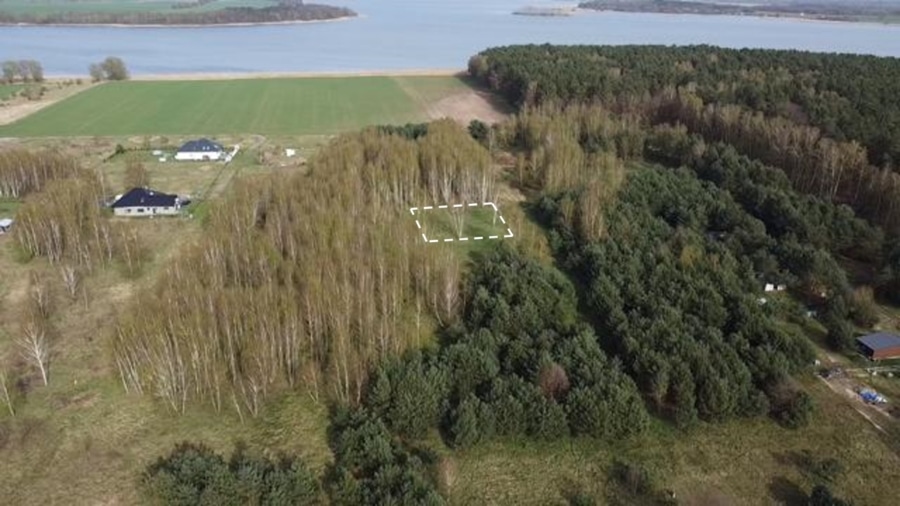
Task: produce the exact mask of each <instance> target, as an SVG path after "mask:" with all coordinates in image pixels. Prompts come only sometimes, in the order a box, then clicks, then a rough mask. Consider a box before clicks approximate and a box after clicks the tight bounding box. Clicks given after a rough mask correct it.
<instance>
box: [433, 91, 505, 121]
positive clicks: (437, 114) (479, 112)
mask: <svg viewBox="0 0 900 506" xmlns="http://www.w3.org/2000/svg"><path fill="white" fill-rule="evenodd" d="M506 109H507V108H506V107H505V106H504V105H503V104H501V103H499V101H498V99H497V97H495V96H493V95H491V94H489V93H486V92H483V91H478V90H471V91H465V92H462V93H455V94H453V95H450V96H449V97H446V98H442V99H441V100H438V101H437V102H435V103H433V104H430V105H429V106H428V107H427V108H426V110H427V112H428V116H429V117H430V118H432V119H441V118H450V119H453V120H455V121H458V122H460V123H462V124H465V125H467V124H469V122H470V121H472V120H474V119H477V120H480V121H483V122H485V123H487V124H488V125H491V124H494V123H500V122H501V121H503V120H505V119H506V118H507V116H508V112H506Z"/></svg>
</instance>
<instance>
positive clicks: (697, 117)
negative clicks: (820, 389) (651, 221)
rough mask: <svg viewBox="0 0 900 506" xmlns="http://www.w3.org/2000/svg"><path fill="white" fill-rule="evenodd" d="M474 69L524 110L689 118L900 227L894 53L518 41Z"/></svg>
mask: <svg viewBox="0 0 900 506" xmlns="http://www.w3.org/2000/svg"><path fill="white" fill-rule="evenodd" d="M470 72H471V73H472V74H473V75H475V76H477V77H478V78H480V79H481V80H483V81H484V82H485V83H486V84H487V85H489V86H490V87H491V88H493V89H495V90H498V91H499V92H501V93H502V94H504V95H505V96H506V97H507V98H508V99H509V100H510V101H512V102H513V103H516V104H519V105H520V106H521V107H523V108H526V109H527V108H529V107H533V106H535V105H538V104H542V103H546V104H549V105H552V104H555V103H558V104H572V103H590V102H599V103H602V104H604V105H605V106H606V107H607V108H608V109H609V110H610V111H611V112H612V113H614V114H616V115H623V116H625V117H628V118H631V120H630V121H632V122H633V123H634V124H635V125H636V126H638V127H639V128H643V127H644V126H646V125H648V124H658V123H670V124H678V123H680V124H684V125H686V126H687V127H688V129H689V130H690V131H691V132H695V133H700V134H702V135H703V136H704V137H706V138H707V140H709V141H721V142H727V143H730V144H733V145H734V146H735V147H736V148H737V149H739V150H740V151H741V152H742V153H743V154H746V155H748V156H752V157H754V158H758V159H760V160H761V161H763V162H765V163H766V164H769V165H772V166H775V167H777V168H780V169H783V170H784V171H785V172H786V173H787V175H788V177H789V178H790V179H791V181H792V182H793V183H794V185H795V187H796V188H797V189H798V190H800V191H802V192H805V193H810V194H812V195H815V196H819V197H825V198H830V199H832V200H834V201H836V202H844V203H848V204H850V205H851V206H852V207H853V208H854V210H856V211H857V212H858V213H859V214H860V215H862V216H865V217H866V218H868V219H870V220H871V221H873V222H874V223H877V224H878V225H880V226H882V227H884V228H885V229H886V231H888V232H889V233H891V234H897V233H900V225H898V224H900V205H898V203H900V172H898V170H897V165H898V164H897V163H896V160H900V158H898V155H900V123H898V120H897V117H900V114H898V113H900V110H895V109H896V108H895V107H894V105H896V101H895V100H893V99H892V98H891V97H892V96H894V95H896V94H897V93H898V92H900V86H898V85H897V83H898V82H900V81H898V76H900V64H898V63H897V60H895V59H891V58H877V57H868V56H851V55H826V54H814V53H804V52H799V51H769V50H731V49H721V48H715V47H709V46H689V47H679V48H676V47H657V46H619V47H601V46H579V47H566V46H510V47H506V48H495V49H490V50H487V51H484V52H482V53H481V54H479V55H476V56H475V57H473V58H472V59H471V61H470ZM882 104H886V105H884V106H882Z"/></svg>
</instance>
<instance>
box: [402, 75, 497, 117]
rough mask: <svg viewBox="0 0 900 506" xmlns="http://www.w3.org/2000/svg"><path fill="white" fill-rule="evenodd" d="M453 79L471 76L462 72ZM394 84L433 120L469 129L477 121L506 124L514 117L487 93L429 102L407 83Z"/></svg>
mask: <svg viewBox="0 0 900 506" xmlns="http://www.w3.org/2000/svg"><path fill="white" fill-rule="evenodd" d="M414 75H421V74H414ZM425 75H426V76H427V75H433V74H425ZM453 75H457V76H460V77H462V76H465V75H467V73H466V72H465V71H458V72H457V73H455V74H453ZM394 81H395V82H396V83H397V85H399V86H400V89H402V90H403V92H404V93H406V94H407V95H409V96H410V97H411V98H412V99H413V100H414V101H415V102H416V103H417V104H419V107H421V108H422V109H424V110H425V114H426V115H427V116H428V118H429V119H432V120H436V119H443V118H450V119H452V120H454V121H457V122H459V123H462V124H464V125H468V124H469V122H470V121H472V120H473V119H477V120H480V121H483V122H485V123H487V124H489V125H490V124H493V123H499V122H501V121H503V120H505V119H506V118H507V116H508V115H509V113H510V110H509V107H507V106H506V104H505V103H503V101H502V100H500V99H499V98H498V97H497V96H495V95H492V94H490V93H487V92H485V91H481V90H477V89H467V90H465V91H461V92H457V93H453V94H451V95H448V96H446V97H443V98H441V99H440V100H438V101H434V100H429V99H428V98H426V97H425V96H424V95H423V94H422V93H421V92H420V91H419V90H418V89H417V88H416V87H415V86H410V85H409V84H407V83H406V82H404V80H402V79H395V80H394Z"/></svg>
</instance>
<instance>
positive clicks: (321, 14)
mask: <svg viewBox="0 0 900 506" xmlns="http://www.w3.org/2000/svg"><path fill="white" fill-rule="evenodd" d="M198 5H202V3H201V4H198ZM196 6H197V5H180V4H176V5H175V6H173V9H172V11H171V12H163V11H149V12H77V11H61V12H56V13H49V14H23V15H14V14H9V13H3V12H0V24H19V23H25V24H36V25H55V24H61V25H222V24H232V23H284V22H288V21H317V20H325V19H337V18H345V17H352V16H356V13H355V12H354V11H352V10H350V9H348V8H346V7H334V6H331V5H322V4H312V3H309V4H308V3H305V2H303V0H279V2H278V3H277V4H276V5H271V6H267V7H225V8H223V9H216V10H205V11H198V12H184V9H186V8H191V7H196Z"/></svg>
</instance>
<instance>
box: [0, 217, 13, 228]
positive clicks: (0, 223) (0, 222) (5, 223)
mask: <svg viewBox="0 0 900 506" xmlns="http://www.w3.org/2000/svg"><path fill="white" fill-rule="evenodd" d="M12 224H13V220H11V219H9V218H3V219H0V228H7V227H11V226H12Z"/></svg>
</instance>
